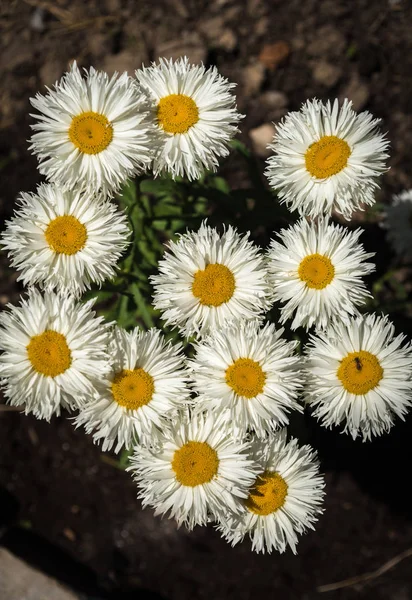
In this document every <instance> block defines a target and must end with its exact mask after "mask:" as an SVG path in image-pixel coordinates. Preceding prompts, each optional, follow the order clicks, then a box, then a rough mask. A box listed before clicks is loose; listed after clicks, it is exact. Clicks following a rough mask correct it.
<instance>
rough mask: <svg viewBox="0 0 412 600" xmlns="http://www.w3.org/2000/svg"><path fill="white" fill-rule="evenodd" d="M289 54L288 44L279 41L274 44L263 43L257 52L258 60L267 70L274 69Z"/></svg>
mask: <svg viewBox="0 0 412 600" xmlns="http://www.w3.org/2000/svg"><path fill="white" fill-rule="evenodd" d="M289 54H290V46H289V44H288V43H287V42H283V41H279V42H275V43H274V44H265V45H264V46H263V48H262V50H261V52H260V54H259V60H260V62H261V63H262V64H263V65H264V66H265V67H266V68H267V69H269V71H274V70H275V69H276V68H277V67H278V66H279V65H280V64H281V63H283V62H284V61H285V60H286V59H287V57H288V56H289Z"/></svg>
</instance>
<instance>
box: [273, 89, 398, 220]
mask: <svg viewBox="0 0 412 600" xmlns="http://www.w3.org/2000/svg"><path fill="white" fill-rule="evenodd" d="M379 122H380V119H374V118H373V117H372V115H371V114H370V113H368V112H362V113H360V114H356V113H355V112H354V111H353V110H352V102H349V101H348V100H345V101H344V102H343V105H342V106H341V107H340V108H339V103H338V100H335V101H334V103H333V104H331V103H330V102H329V101H328V102H327V103H326V104H322V102H321V101H320V100H316V99H314V100H308V101H307V102H306V104H304V105H303V106H302V108H301V110H300V112H295V111H294V112H290V113H289V114H288V115H286V117H285V119H284V120H283V121H282V123H280V124H279V125H277V126H276V133H275V137H274V139H273V143H272V144H271V145H270V146H269V148H270V149H271V150H273V152H274V156H271V157H269V158H268V161H267V163H268V164H267V170H266V175H267V177H268V178H269V181H270V184H271V186H273V187H274V188H275V190H276V192H277V194H278V196H279V198H280V200H281V201H282V202H286V204H287V205H288V208H289V209H290V210H295V209H298V210H299V212H300V213H301V214H303V215H308V216H311V217H316V216H318V215H320V214H322V213H326V214H330V213H331V212H332V210H335V211H336V212H338V213H340V214H342V215H343V216H344V217H345V218H346V219H348V220H349V219H350V217H351V214H352V212H353V211H354V210H363V206H364V205H371V204H373V203H374V202H375V200H374V193H375V190H376V189H377V188H378V176H379V175H381V174H382V173H383V172H384V171H385V170H386V167H385V159H386V158H387V157H388V154H387V152H386V150H387V149H388V141H387V140H386V138H385V136H384V135H382V134H381V133H379V131H378V128H377V125H378V123H379Z"/></svg>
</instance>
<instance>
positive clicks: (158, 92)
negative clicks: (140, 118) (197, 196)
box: [136, 57, 242, 179]
mask: <svg viewBox="0 0 412 600" xmlns="http://www.w3.org/2000/svg"><path fill="white" fill-rule="evenodd" d="M136 77H137V79H138V81H139V83H140V84H141V86H142V87H143V88H144V90H145V91H146V93H147V95H148V97H149V98H150V99H151V100H152V118H153V122H154V123H155V124H156V126H157V128H158V131H159V134H160V135H161V137H162V144H161V146H160V149H159V151H158V152H157V154H156V156H155V158H154V162H153V171H154V173H155V175H157V174H158V173H161V172H168V173H171V174H172V176H173V177H176V176H183V175H186V176H187V177H188V178H189V179H199V177H200V176H201V175H202V173H203V172H204V171H205V170H206V169H211V170H213V171H215V170H216V168H217V167H218V165H219V162H218V158H219V157H221V156H227V155H228V154H229V149H228V144H229V141H230V140H231V139H232V138H233V136H234V135H235V134H236V133H237V131H238V128H237V126H236V124H237V123H238V121H239V120H240V119H241V118H242V115H240V114H239V113H238V112H237V110H236V100H235V97H234V96H233V95H232V94H231V90H232V88H233V87H235V84H233V83H229V82H228V81H227V79H225V78H224V77H222V76H221V75H219V73H218V71H217V69H216V67H210V68H209V69H207V70H206V68H205V67H204V66H203V65H191V64H189V62H188V59H187V58H186V57H185V58H181V59H179V60H177V61H175V62H173V60H170V61H168V60H165V59H163V58H161V59H160V61H159V65H156V64H155V63H153V65H152V66H151V67H149V68H145V67H143V68H142V69H141V70H139V71H136Z"/></svg>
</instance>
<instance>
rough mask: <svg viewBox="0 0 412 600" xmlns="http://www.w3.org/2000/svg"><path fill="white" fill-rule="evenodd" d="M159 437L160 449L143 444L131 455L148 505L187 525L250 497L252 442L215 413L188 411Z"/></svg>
mask: <svg viewBox="0 0 412 600" xmlns="http://www.w3.org/2000/svg"><path fill="white" fill-rule="evenodd" d="M160 441H161V444H162V446H161V447H160V448H158V449H151V450H150V449H145V448H139V449H137V450H136V452H135V454H134V455H133V457H132V458H131V467H130V468H129V470H131V471H134V474H135V479H136V482H137V485H138V488H139V496H138V497H139V498H141V499H142V500H143V506H147V505H149V506H151V507H152V508H155V515H159V514H160V515H164V514H166V513H169V517H172V518H175V519H176V521H177V523H178V525H179V526H180V525H181V524H182V523H184V524H185V525H186V526H187V527H188V529H193V527H194V526H195V525H205V524H206V523H207V522H208V520H209V517H210V516H213V517H217V516H218V515H223V514H226V513H227V512H228V511H236V510H238V508H237V504H238V503H237V500H236V499H237V498H246V496H247V490H248V488H249V486H250V485H251V484H252V482H253V481H254V479H255V475H256V468H255V463H254V462H253V461H252V460H250V459H249V458H248V455H247V453H246V452H247V451H248V449H249V445H248V443H241V442H235V441H234V440H233V439H232V436H230V435H229V434H228V432H227V429H226V427H224V425H223V424H222V422H221V421H220V420H219V419H218V418H216V417H215V416H214V415H213V414H201V415H200V414H199V415H197V416H193V417H191V418H189V417H188V415H187V413H182V414H181V415H180V419H178V420H177V421H176V425H175V426H174V427H172V426H171V427H170V429H165V430H164V432H163V435H162V437H161V439H160Z"/></svg>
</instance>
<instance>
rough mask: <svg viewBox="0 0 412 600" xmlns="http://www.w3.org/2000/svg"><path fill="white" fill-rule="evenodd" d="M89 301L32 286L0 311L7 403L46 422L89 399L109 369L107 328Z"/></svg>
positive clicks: (0, 373)
mask: <svg viewBox="0 0 412 600" xmlns="http://www.w3.org/2000/svg"><path fill="white" fill-rule="evenodd" d="M93 304H94V300H90V301H89V302H86V303H85V304H80V303H78V302H76V301H75V300H74V298H73V297H72V296H70V295H64V296H62V295H59V294H55V293H52V292H50V293H47V292H46V293H45V294H44V295H42V294H40V292H38V291H37V290H36V289H31V290H30V292H29V294H28V297H27V299H24V298H23V299H22V300H21V303H20V306H12V305H10V304H9V305H8V309H9V310H8V311H3V312H2V313H1V314H0V350H1V351H2V354H0V382H1V386H2V387H3V388H4V392H5V395H6V397H7V398H8V400H9V402H10V404H12V405H13V406H21V408H22V409H24V412H25V413H26V414H28V413H33V414H34V415H35V416H36V417H37V418H38V419H47V420H48V421H49V420H50V418H51V416H52V415H53V414H56V415H59V414H60V410H61V408H69V409H76V408H80V407H81V406H82V404H83V403H84V402H86V401H87V400H88V399H89V398H90V396H91V395H92V394H93V391H94V389H95V388H94V386H95V385H96V384H97V383H98V381H99V380H100V379H101V378H102V377H104V375H105V374H106V373H107V371H108V369H109V362H108V356H107V354H106V347H107V326H106V325H105V324H103V318H102V317H96V316H95V312H94V311H93V310H92V307H93Z"/></svg>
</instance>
